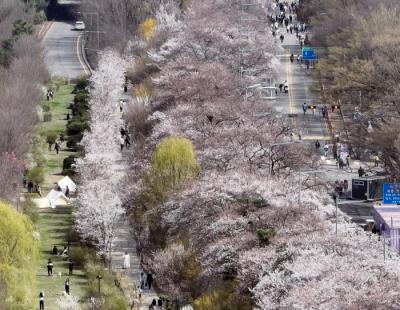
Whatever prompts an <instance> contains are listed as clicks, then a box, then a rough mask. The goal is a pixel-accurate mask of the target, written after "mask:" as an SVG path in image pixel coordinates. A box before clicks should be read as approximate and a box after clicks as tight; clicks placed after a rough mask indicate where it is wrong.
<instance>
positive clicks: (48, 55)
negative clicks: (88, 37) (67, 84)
mask: <svg viewBox="0 0 400 310" xmlns="http://www.w3.org/2000/svg"><path fill="white" fill-rule="evenodd" d="M73 26H74V23H73V22H61V21H56V22H53V24H52V26H51V28H50V30H49V31H48V32H47V34H46V35H45V37H44V40H43V45H44V50H45V54H44V60H45V63H46V65H47V68H48V70H49V72H50V74H51V76H63V77H67V78H77V77H79V76H81V75H84V74H87V73H88V72H87V69H86V68H85V67H84V65H83V61H82V59H81V56H80V55H79V54H78V50H79V45H78V44H79V43H78V39H79V36H80V35H81V34H82V32H79V31H74V30H73ZM79 40H80V39H79Z"/></svg>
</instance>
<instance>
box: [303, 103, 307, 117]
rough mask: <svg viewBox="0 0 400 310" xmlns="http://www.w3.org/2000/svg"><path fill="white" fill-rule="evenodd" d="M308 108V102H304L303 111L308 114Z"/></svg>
mask: <svg viewBox="0 0 400 310" xmlns="http://www.w3.org/2000/svg"><path fill="white" fill-rule="evenodd" d="M307 109H308V105H307V103H306V102H304V103H303V113H304V115H306V112H307Z"/></svg>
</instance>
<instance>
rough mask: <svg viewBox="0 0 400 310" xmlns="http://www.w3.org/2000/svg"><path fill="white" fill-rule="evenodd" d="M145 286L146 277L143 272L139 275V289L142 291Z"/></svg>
mask: <svg viewBox="0 0 400 310" xmlns="http://www.w3.org/2000/svg"><path fill="white" fill-rule="evenodd" d="M145 285H146V275H145V274H144V272H143V271H142V272H141V273H140V289H141V290H143V289H144V287H145Z"/></svg>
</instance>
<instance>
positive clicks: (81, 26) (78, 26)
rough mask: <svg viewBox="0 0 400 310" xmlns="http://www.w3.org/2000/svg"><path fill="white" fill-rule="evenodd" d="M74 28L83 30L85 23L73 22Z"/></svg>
mask: <svg viewBox="0 0 400 310" xmlns="http://www.w3.org/2000/svg"><path fill="white" fill-rule="evenodd" d="M74 29H75V30H85V23H84V22H83V21H77V22H75V28H74Z"/></svg>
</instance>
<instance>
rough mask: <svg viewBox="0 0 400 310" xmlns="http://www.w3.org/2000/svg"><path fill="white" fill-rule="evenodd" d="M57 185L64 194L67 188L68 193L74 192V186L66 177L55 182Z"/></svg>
mask: <svg viewBox="0 0 400 310" xmlns="http://www.w3.org/2000/svg"><path fill="white" fill-rule="evenodd" d="M57 185H58V186H59V187H60V188H61V191H62V192H63V193H64V194H65V192H66V190H67V186H68V189H69V192H70V193H75V192H76V184H75V183H74V181H72V180H71V179H70V178H69V177H68V176H66V177H64V178H62V179H61V180H60V181H58V182H57Z"/></svg>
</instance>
